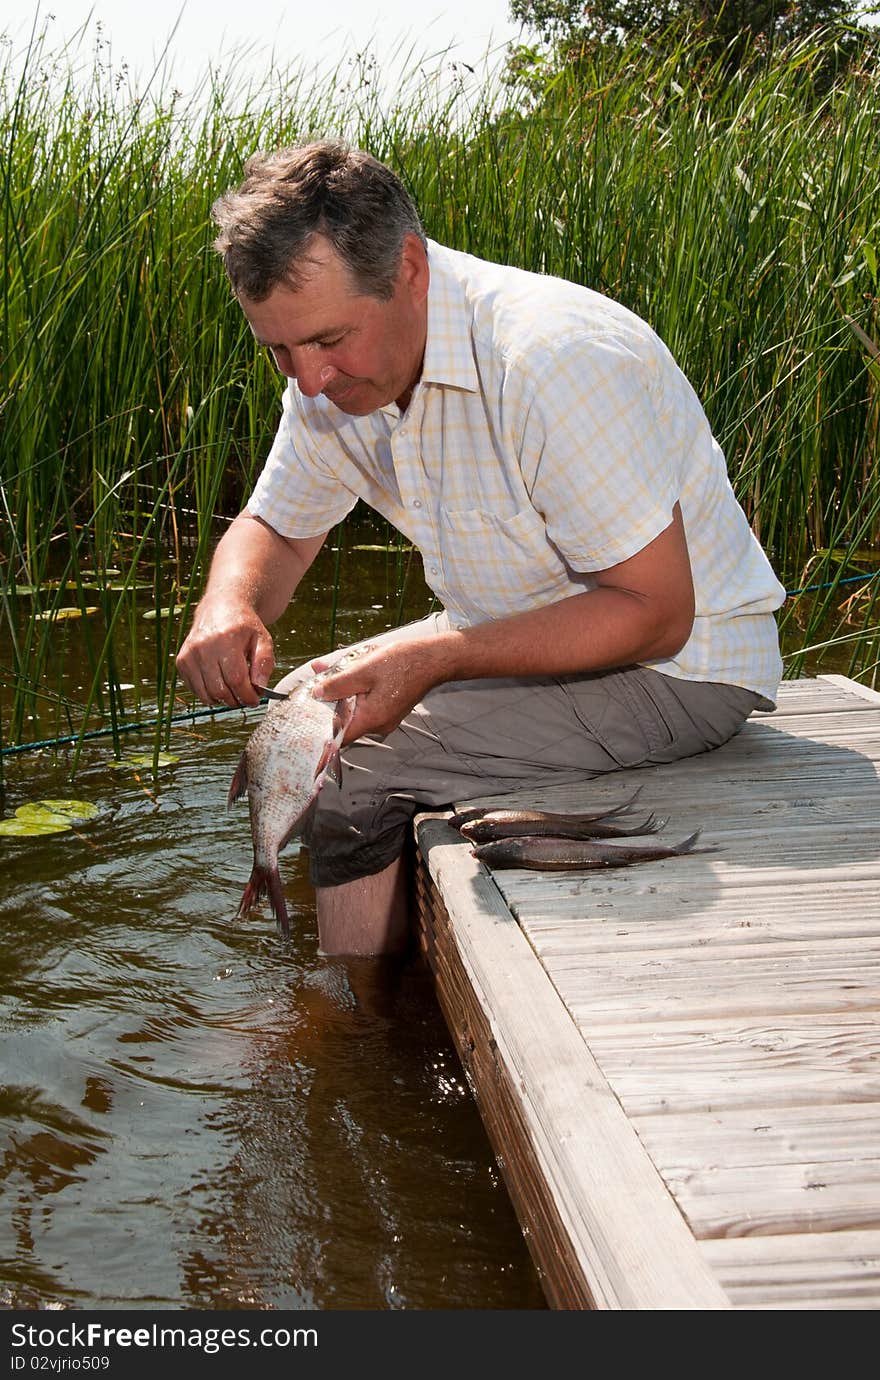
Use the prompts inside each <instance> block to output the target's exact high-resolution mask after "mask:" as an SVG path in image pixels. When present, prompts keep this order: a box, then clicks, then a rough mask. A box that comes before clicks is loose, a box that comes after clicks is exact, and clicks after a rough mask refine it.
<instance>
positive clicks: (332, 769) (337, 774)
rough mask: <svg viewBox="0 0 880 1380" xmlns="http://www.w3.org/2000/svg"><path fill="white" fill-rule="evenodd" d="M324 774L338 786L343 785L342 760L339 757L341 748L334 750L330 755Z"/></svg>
mask: <svg viewBox="0 0 880 1380" xmlns="http://www.w3.org/2000/svg"><path fill="white" fill-rule="evenodd" d="M324 772H325V774H326V775H327V776H328V777H329V778H330V780H331V781H333V782H335V784H336V785H337V786H341V785H342V758H341V757H340V755H339V748H334V750H333V752H331V753H330V756H329V757H328V758H327V763H326V766H325V767H324Z"/></svg>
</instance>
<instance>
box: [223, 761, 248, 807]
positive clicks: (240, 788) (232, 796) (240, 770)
mask: <svg viewBox="0 0 880 1380" xmlns="http://www.w3.org/2000/svg"><path fill="white" fill-rule="evenodd" d="M247 788H248V770H247V750H245V751H244V752H243V753H242V754H241V756H240V757H239V759H238V766H237V767H236V768H235V775H234V776H233V778H232V785H231V786H230V787H229V794H228V796H227V797H226V808H227V810H231V809H232V807H233V805H234V804H235V802H236V800H241V797H242V796H243V795H245V794H246V793H247Z"/></svg>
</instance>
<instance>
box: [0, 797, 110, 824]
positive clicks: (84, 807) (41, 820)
mask: <svg viewBox="0 0 880 1380" xmlns="http://www.w3.org/2000/svg"><path fill="white" fill-rule="evenodd" d="M100 813H101V811H100V810H99V809H98V806H97V805H93V804H92V803H91V801H89V800H32V801H30V802H29V803H28V804H27V805H19V807H18V809H17V810H16V812H15V817H16V819H21V820H24V821H25V822H26V823H31V824H59V825H62V826H64V827H66V828H69V827H70V826H71V825H73V824H86V823H87V822H88V821H89V820H90V819H94V818H95V817H96V816H97V815H99V814H100Z"/></svg>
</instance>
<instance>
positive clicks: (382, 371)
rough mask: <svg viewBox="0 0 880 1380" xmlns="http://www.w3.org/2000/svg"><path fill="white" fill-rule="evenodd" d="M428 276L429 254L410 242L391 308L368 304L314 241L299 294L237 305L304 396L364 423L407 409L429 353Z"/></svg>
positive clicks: (327, 249)
mask: <svg viewBox="0 0 880 1380" xmlns="http://www.w3.org/2000/svg"><path fill="white" fill-rule="evenodd" d="M428 276H429V275H428V263H427V257H426V255H425V250H424V247H423V245H422V244H421V242H420V240H419V239H418V237H417V236H416V235H408V236H407V238H406V241H405V243H404V250H403V258H402V262H401V265H400V270H399V272H398V275H397V280H396V283H395V288H394V295H393V296H392V297H391V298H390V300H389V301H387V302H380V301H379V300H378V299H377V298H375V297H365V296H364V295H363V294H362V293H360V292H359V291H358V290H357V288H356V286H355V284H354V282H353V280H352V277H351V274H350V273H349V271H348V269H347V268H346V267H345V265H344V264H343V263H342V261H341V260H340V258H339V257H338V255H337V254H336V252H335V251H334V250H333V249H332V248H331V246H330V244H329V243H328V242H327V240H326V239H324V237H323V236H322V235H315V236H314V238H313V240H312V243H311V245H310V247H309V258H308V261H307V262H306V263H305V264H304V265H303V273H302V283H301V285H300V287H299V288H297V289H296V290H294V289H293V288H290V287H285V286H283V285H282V286H280V287H277V288H275V289H274V290H273V291H272V292H271V293H270V294H269V296H268V297H267V298H266V299H265V300H264V301H262V302H252V301H251V300H250V299H249V298H247V297H245V296H244V295H243V294H241V293H239V298H238V300H239V302H240V303H241V308H242V310H243V312H244V314H245V316H246V317H247V319H248V321H249V323H250V327H251V330H252V331H253V333H254V335H255V336H256V338H257V340H258V341H259V342H260V344H261V345H265V346H267V347H268V349H269V350H271V352H272V354H273V356H274V358H275V363H276V364H277V366H278V368H279V369H280V370H281V372H282V374H286V375H287V377H288V378H291V379H296V381H297V385H298V387H299V390H300V392H301V393H304V394H305V396H306V397H309V398H314V397H316V396H317V395H318V394H319V393H323V394H324V396H325V397H326V398H329V400H330V401H331V402H332V403H334V404H335V405H336V406H337V407H338V408H339V409H340V410H341V411H342V412H347V413H348V414H349V415H350V416H353V417H364V416H366V415H367V413H369V412H375V411H376V409H377V408H379V407H385V406H386V405H387V404H388V403H391V402H399V403H400V405H401V407H405V406H406V404H407V403H408V402H409V398H410V394H411V393H412V390H413V388H414V387H415V385H416V383H417V382H418V378H419V375H420V373H421V368H422V359H423V357H424V353H425V338H426V335H427V293H428Z"/></svg>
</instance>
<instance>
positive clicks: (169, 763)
mask: <svg viewBox="0 0 880 1380" xmlns="http://www.w3.org/2000/svg"><path fill="white" fill-rule="evenodd" d="M179 761H180V758H179V757H176V756H175V755H174V753H173V752H160V753H159V756H158V758H157V766H160V767H173V766H174V763H175V762H179ZM112 765H113V766H114V767H151V766H152V765H153V754H152V753H151V752H131V753H129V755H128V756H127V757H121V758H120V759H119V761H118V762H113V763H112Z"/></svg>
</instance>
